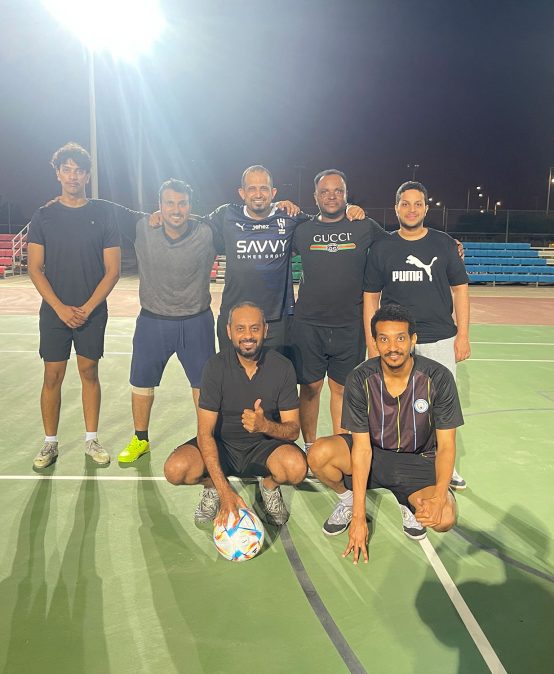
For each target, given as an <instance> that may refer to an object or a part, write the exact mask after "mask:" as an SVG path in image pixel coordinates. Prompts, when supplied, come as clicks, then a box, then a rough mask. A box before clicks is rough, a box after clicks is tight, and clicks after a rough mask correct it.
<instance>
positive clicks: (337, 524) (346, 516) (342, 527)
mask: <svg viewBox="0 0 554 674" xmlns="http://www.w3.org/2000/svg"><path fill="white" fill-rule="evenodd" d="M351 521H352V506H347V505H344V503H343V502H342V501H339V502H338V503H337V505H336V506H335V509H334V510H333V512H332V513H331V514H330V515H329V517H328V518H327V519H326V520H325V522H324V523H323V528H322V529H323V533H324V534H327V536H338V534H342V532H343V531H346V530H347V529H348V527H349V526H350V522H351Z"/></svg>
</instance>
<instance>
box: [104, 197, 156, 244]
mask: <svg viewBox="0 0 554 674" xmlns="http://www.w3.org/2000/svg"><path fill="white" fill-rule="evenodd" d="M96 201H97V203H99V204H101V205H102V206H103V207H104V208H105V209H106V211H107V213H108V218H107V221H108V223H109V224H110V225H111V229H112V230H113V228H117V231H118V232H119V234H120V235H121V236H124V237H125V238H127V239H129V240H130V241H132V242H134V241H135V239H136V227H137V223H138V222H139V220H142V218H145V217H148V216H149V214H148V213H143V212H141V211H134V210H132V209H130V208H126V207H125V206H122V205H121V204H116V203H115V202H113V201H106V200H105V199H97V200H96Z"/></svg>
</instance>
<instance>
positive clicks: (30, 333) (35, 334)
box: [0, 330, 133, 337]
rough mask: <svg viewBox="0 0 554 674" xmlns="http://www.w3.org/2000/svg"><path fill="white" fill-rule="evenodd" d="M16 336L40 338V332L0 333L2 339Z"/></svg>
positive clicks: (128, 334) (125, 335) (122, 335)
mask: <svg viewBox="0 0 554 674" xmlns="http://www.w3.org/2000/svg"><path fill="white" fill-rule="evenodd" d="M14 335H16V336H17V337H38V336H39V334H38V330H37V332H0V337H8V336H11V337H13V336H14ZM104 337H133V333H132V332H126V333H124V334H120V335H108V334H105V335H104Z"/></svg>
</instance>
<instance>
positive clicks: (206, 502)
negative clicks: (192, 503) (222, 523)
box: [194, 487, 219, 524]
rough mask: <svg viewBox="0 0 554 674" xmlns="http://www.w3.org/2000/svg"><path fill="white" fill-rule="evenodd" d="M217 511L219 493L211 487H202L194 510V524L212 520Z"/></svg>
mask: <svg viewBox="0 0 554 674" xmlns="http://www.w3.org/2000/svg"><path fill="white" fill-rule="evenodd" d="M218 512H219V494H218V493H217V489H214V488H213V487H204V489H203V490H202V496H201V497H200V503H199V504H198V505H197V506H196V510H195V511H194V523H195V524H207V523H208V522H212V521H213V520H214V518H215V516H216V515H217V513H218Z"/></svg>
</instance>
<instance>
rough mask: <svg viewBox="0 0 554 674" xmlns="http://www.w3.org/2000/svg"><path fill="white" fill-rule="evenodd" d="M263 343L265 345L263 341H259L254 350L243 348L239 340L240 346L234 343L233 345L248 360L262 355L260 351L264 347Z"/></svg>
mask: <svg viewBox="0 0 554 674" xmlns="http://www.w3.org/2000/svg"><path fill="white" fill-rule="evenodd" d="M263 345H264V343H263V342H258V343H257V345H256V348H255V349H254V351H243V349H242V348H241V345H240V342H239V344H238V346H235V345H234V344H233V346H234V348H235V351H236V352H237V353H238V354H239V355H240V356H242V357H243V358H246V359H247V360H258V356H259V355H260V352H261V350H262V348H263Z"/></svg>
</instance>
